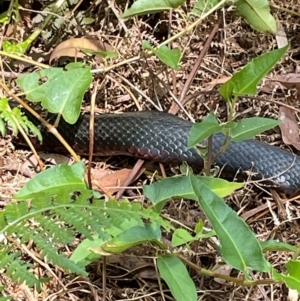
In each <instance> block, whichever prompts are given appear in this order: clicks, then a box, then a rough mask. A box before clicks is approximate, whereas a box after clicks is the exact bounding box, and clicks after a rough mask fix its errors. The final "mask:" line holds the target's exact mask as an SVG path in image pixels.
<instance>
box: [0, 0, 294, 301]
mask: <svg viewBox="0 0 300 301" xmlns="http://www.w3.org/2000/svg"><path fill="white" fill-rule="evenodd" d="M73 2H74V1H71V4H69V6H67V8H66V11H65V14H64V18H65V19H64V21H65V22H57V21H55V20H56V19H55V18H53V19H52V21H51V22H50V24H49V25H48V26H47V27H46V28H45V29H44V30H43V32H42V34H41V35H39V37H38V38H37V39H36V41H35V42H34V43H33V44H32V46H31V47H30V48H29V50H28V51H27V52H26V53H25V57H27V58H30V59H33V60H35V61H38V62H40V63H43V64H49V59H50V55H51V53H52V51H53V49H54V48H55V46H56V45H58V44H59V43H61V42H62V41H67V40H70V39H71V38H77V37H82V36H94V37H96V38H97V39H100V40H101V41H102V42H105V43H107V44H109V45H110V47H111V49H113V50H114V51H116V52H117V53H118V57H117V58H113V59H109V60H107V62H100V61H99V60H97V58H95V57H84V58H83V60H84V61H85V62H87V63H88V64H90V65H91V66H92V69H93V70H97V69H99V68H104V67H111V66H113V67H112V68H111V69H110V68H107V69H110V70H108V71H107V72H102V71H101V72H95V73H94V74H93V76H94V79H93V85H92V87H91V88H90V89H89V91H88V92H87V93H86V96H85V104H84V110H87V111H88V110H89V109H90V106H89V103H90V99H91V97H92V95H93V91H94V89H95V87H96V86H97V85H98V87H101V88H100V89H98V90H97V93H96V100H97V101H96V103H97V109H96V110H97V112H101V113H108V112H123V111H136V110H139V109H144V110H155V109H157V107H160V108H162V109H163V110H165V111H168V110H170V109H172V112H175V111H176V110H175V108H174V107H175V105H174V104H175V100H176V101H178V102H181V103H183V102H185V100H188V101H187V102H186V104H185V105H184V107H185V109H186V111H187V112H188V113H189V114H190V115H191V116H193V117H194V118H195V119H196V120H201V118H203V117H204V116H206V115H207V114H208V113H209V112H211V111H213V112H215V113H216V115H217V116H218V117H219V118H220V120H226V107H225V105H224V103H223V102H222V100H221V99H220V97H219V95H218V88H219V86H220V84H221V83H223V82H225V81H226V80H227V79H228V78H229V77H230V76H231V75H232V74H234V73H235V72H236V71H238V70H240V68H241V67H243V66H244V65H246V64H247V63H248V62H249V61H250V60H251V59H253V58H255V57H257V56H258V55H260V54H263V53H265V52H267V51H270V50H273V49H275V48H276V47H277V44H278V39H279V40H280V39H281V37H284V36H286V38H287V40H288V42H289V43H290V48H289V50H288V53H287V54H286V55H285V57H284V59H283V60H281V62H280V63H278V64H277V65H276V67H275V68H274V69H273V70H272V71H271V72H270V74H268V76H266V77H265V79H264V81H263V82H262V83H261V85H260V86H259V90H258V91H259V92H258V94H257V97H254V98H246V97H244V98H241V99H240V101H239V103H238V105H237V108H236V112H237V113H236V114H237V117H238V118H243V117H245V116H247V117H248V116H265V117H272V118H277V116H278V112H279V109H280V107H282V105H283V104H288V105H290V106H291V107H293V108H295V109H297V110H300V102H299V95H300V88H299V90H297V87H296V88H292V89H287V88H286V87H285V86H284V85H281V84H280V83H278V81H274V80H272V78H274V77H275V76H279V75H280V76H287V75H288V74H296V73H298V74H299V70H300V34H299V32H300V15H299V14H300V2H299V0H284V1H280V0H274V1H273V2H272V6H271V11H272V14H273V15H274V17H275V18H276V20H277V21H278V23H279V24H280V25H281V26H282V32H281V33H278V34H277V35H272V34H263V33H260V32H258V31H255V30H253V29H252V28H251V27H250V26H249V25H247V24H246V23H245V22H244V21H243V20H242V19H241V18H240V17H238V16H237V15H236V14H235V13H234V10H233V9H232V7H226V8H224V9H222V10H219V11H218V12H216V13H214V14H212V15H210V16H209V17H208V18H206V19H205V20H203V22H202V23H201V24H200V25H198V26H197V27H196V28H194V29H193V30H192V31H190V32H186V33H185V34H183V35H182V36H180V37H179V38H178V39H176V40H175V41H173V42H171V43H170V45H169V46H170V47H171V48H176V47H178V48H180V49H181V51H183V56H182V60H181V63H180V68H179V70H173V69H171V68H169V67H167V66H166V65H164V64H163V63H161V62H160V61H159V60H158V58H157V57H155V56H151V57H148V58H145V56H144V54H143V53H142V52H141V49H142V40H148V41H149V42H150V43H151V44H152V45H154V46H156V45H158V44H160V43H161V42H163V41H164V40H166V39H167V38H169V37H171V36H174V35H176V34H178V33H180V32H182V31H184V29H185V28H187V27H188V25H190V24H191V23H192V19H188V18H186V17H185V16H186V14H187V13H188V12H190V11H191V8H192V7H193V5H194V1H187V4H186V5H184V6H183V7H182V10H181V11H171V12H162V13H157V14H154V15H147V16H142V17H135V18H132V19H130V20H122V19H120V18H119V15H120V14H121V13H122V12H124V10H125V8H126V7H128V6H129V5H130V3H131V2H130V3H129V2H126V1H94V2H93V1H86V0H82V1H79V2H78V3H77V2H76V3H77V4H76V3H73ZM19 3H20V4H21V5H23V6H24V7H26V8H27V10H25V11H20V19H19V20H15V21H12V22H11V24H10V25H9V26H7V25H5V26H4V25H3V26H2V29H1V35H3V40H10V41H18V42H21V41H23V40H24V39H25V38H26V37H27V36H28V34H30V33H32V31H33V30H34V28H36V27H37V26H38V25H39V24H40V23H39V22H40V21H41V20H42V19H41V18H42V17H41V15H40V14H39V13H38V12H39V11H41V10H43V9H45V7H46V6H47V5H48V4H49V3H48V1H33V3H32V1H28V0H23V1H19ZM72 3H73V4H72ZM6 4H7V3H6ZM6 4H5V3H1V4H0V11H1V10H3V11H4V10H6V9H7V8H8V7H7V6H6ZM82 17H85V18H82ZM88 18H93V21H91V19H88ZM217 24H219V25H218V26H217ZM214 29H216V33H215V34H214V35H213V30H214ZM210 38H211V41H210V42H209V43H207V41H208V40H209V39H210ZM206 43H207V44H206ZM201 55H203V58H202V59H201V61H200V64H199V66H198V68H197V70H196V74H195V78H194V79H193V81H192V82H191V84H190V85H189V86H188V89H187V90H186V91H185V87H186V83H187V82H188V81H189V80H190V79H191V78H192V75H193V72H192V70H193V68H194V66H195V64H197V60H199V57H200V56H201ZM132 58H134V59H132ZM73 60H74V57H73V58H72V57H69V58H67V59H65V60H64V59H63V58H61V57H60V58H59V59H57V58H56V59H53V61H52V62H51V64H52V65H55V64H56V65H58V66H60V65H64V64H65V62H68V61H73ZM124 61H126V63H124ZM35 69H36V66H35V65H34V64H31V63H30V61H29V62H28V61H17V60H14V61H13V62H12V61H10V60H9V59H8V58H7V57H5V56H3V55H1V71H0V72H1V76H2V79H3V81H5V83H6V84H7V85H8V86H9V87H10V88H11V89H12V91H14V92H18V89H17V88H16V84H15V79H16V78H17V77H18V76H19V75H21V74H25V73H29V72H32V71H34V70H35ZM298 85H299V84H298ZM129 91H130V93H129ZM198 92H199V93H198ZM0 93H1V94H2V95H1V97H2V96H4V95H5V93H4V91H1V92H0ZM132 94H133V95H134V96H135V101H133V98H132ZM149 99H151V100H152V102H150V101H149ZM298 112H300V111H295V113H296V117H297V121H298V123H299V119H298ZM176 113H177V114H178V115H180V116H182V117H183V118H186V119H187V118H188V117H187V115H186V114H185V113H184V112H183V110H181V109H180V110H179V111H178V112H176ZM260 139H262V140H265V141H267V142H268V143H271V144H274V145H278V146H282V147H286V146H285V145H284V144H283V142H282V139H281V134H280V131H279V130H278V129H277V128H276V129H274V130H272V131H268V132H267V133H265V134H263V135H261V137H260ZM0 141H1V146H2V151H1V157H3V160H4V161H3V160H1V164H2V168H1V169H2V171H1V182H0V183H1V184H0V206H5V204H7V203H8V202H9V201H10V199H11V196H12V195H13V194H14V193H15V192H16V191H18V189H20V187H22V185H23V184H24V183H25V182H26V181H28V178H30V177H32V176H33V175H34V172H33V171H32V170H30V169H29V168H28V164H27V162H28V160H29V159H28V158H32V157H31V155H30V153H29V152H28V151H27V150H25V149H22V148H21V149H20V148H15V147H14V146H13V143H12V142H11V139H10V137H6V138H5V139H1V140H0ZM293 151H294V152H297V151H296V150H295V149H293ZM45 156H46V157H47V158H51V159H53V158H54V159H53V160H56V162H62V161H68V160H69V159H68V157H67V156H62V155H60V156H58V155H56V154H50V155H49V154H47V155H45ZM121 159H122V161H121V162H122V163H123V161H124V160H125V159H124V158H121ZM126 160H127V159H126ZM4 162H5V163H4ZM134 162H135V160H130V161H129V163H128V164H131V166H132V164H133V163H134ZM21 163H22V164H21ZM106 163H107V164H108V165H109V166H111V168H112V169H114V168H115V167H116V166H118V168H119V167H120V166H122V163H120V158H118V157H117V158H111V159H109V161H106ZM20 166H21V167H22V168H21V170H20ZM93 166H94V167H98V168H101V166H102V163H101V162H94V165H93ZM150 178H151V176H147V175H143V176H141V177H140V178H139V180H137V181H136V182H134V183H132V184H131V186H130V187H129V188H128V189H127V190H126V192H125V195H127V196H128V197H129V198H134V199H137V198H140V199H141V200H143V196H142V195H141V193H142V189H141V185H142V184H144V183H147V182H148V181H149V179H150ZM286 200H287V199H286V197H285V196H284V195H278V194H277V193H276V192H273V191H272V190H270V189H269V188H260V187H256V186H254V185H253V184H250V183H249V184H246V185H245V188H244V189H242V190H239V191H238V192H236V193H235V194H233V195H232V196H230V197H229V198H228V199H227V202H228V204H229V205H230V206H231V207H232V208H233V209H235V210H236V211H237V212H238V213H239V215H240V216H243V217H244V218H245V219H246V221H247V223H248V224H249V225H250V227H251V228H252V229H253V231H254V232H255V233H256V235H257V237H259V238H260V239H262V240H265V239H277V240H279V241H283V242H288V243H291V244H292V245H299V243H300V239H299V237H300V235H299V234H300V232H299V231H300V230H299V229H300V227H299V211H300V199H299V197H298V196H296V197H294V198H293V199H291V201H290V202H287V201H286ZM269 202H271V204H274V206H273V207H272V209H270V206H268V203H269ZM164 214H165V215H166V216H168V218H171V219H173V220H174V221H177V222H178V223H182V224H184V225H186V226H189V227H192V228H193V225H194V224H195V222H196V221H197V220H198V219H199V217H201V212H199V208H198V206H196V204H194V203H191V202H187V201H181V202H180V201H178V200H177V201H171V202H170V203H169V204H168V205H167V207H166V208H165V210H164ZM27 250H28V252H27V254H25V253H26V252H25V251H24V249H23V250H22V251H23V252H24V256H25V257H27V258H29V260H33V259H32V257H31V255H34V256H36V257H38V253H36V251H35V249H34V246H30V245H28V246H27ZM152 255H153V254H148V251H147V246H140V247H137V248H133V249H130V251H128V252H126V253H124V254H122V255H120V256H114V257H112V258H110V259H109V261H108V262H107V263H106V268H105V269H104V268H103V264H102V263H101V262H95V263H94V264H93V265H91V266H90V267H89V268H88V271H89V273H90V274H89V277H88V278H83V277H76V276H74V275H70V274H67V273H64V272H63V271H62V270H60V269H59V268H56V267H53V266H51V265H47V268H46V267H45V265H44V266H43V265H39V266H38V267H37V269H36V273H37V274H38V275H39V276H47V277H51V278H52V280H51V281H50V282H48V283H47V284H45V285H44V287H43V290H42V292H41V293H37V292H36V291H34V290H33V289H31V288H28V287H27V286H26V285H15V284H13V283H11V282H10V280H9V279H8V278H7V277H5V276H4V275H1V276H0V282H1V283H2V284H1V285H0V286H4V287H5V289H4V292H5V294H7V295H11V296H13V299H12V300H104V299H103V293H104V290H105V294H106V299H105V300H174V299H173V298H172V296H171V294H170V293H169V292H168V291H167V288H166V287H165V286H164V284H163V289H164V299H163V298H162V292H161V288H160V287H159V285H158V281H157V275H156V272H155V268H154V265H153V261H152V260H149V259H148V257H151V256H152ZM186 256H189V258H190V259H192V260H193V261H194V262H195V263H197V264H199V265H201V266H202V267H205V268H207V269H210V268H213V267H214V266H215V265H216V263H217V262H219V261H220V258H219V256H218V255H217V253H216V250H215V249H213V248H212V247H211V245H210V244H209V243H207V242H205V241H203V242H201V243H200V244H199V245H197V248H196V249H194V250H192V251H190V252H186ZM290 256H291V254H288V253H287V252H270V253H269V254H267V257H268V260H269V261H270V262H272V263H273V264H274V265H276V267H278V269H279V270H280V269H282V268H283V266H284V263H285V262H286V261H287V260H288V259H290ZM48 269H51V270H52V272H53V273H54V274H55V275H56V277H53V275H52V274H51V273H50V272H49V270H48ZM229 272H231V275H233V276H238V274H237V272H236V271H231V270H230V271H229ZM191 273H192V272H191ZM104 275H105V277H106V283H105V284H104V283H103V277H104ZM192 275H193V280H194V281H195V283H196V286H197V290H198V296H199V300H205V301H209V300H211V301H213V300H253V301H254V300H270V301H271V300H276V301H277V300H297V298H298V296H295V295H293V292H292V291H290V290H288V289H287V288H286V287H285V286H284V285H279V284H276V285H275V284H274V285H261V286H257V287H241V286H238V285H235V284H233V283H219V282H218V281H216V280H215V279H212V278H209V277H205V276H201V275H194V274H193V273H192ZM252 276H253V278H255V279H263V278H264V277H267V276H268V275H264V274H262V273H253V275H252Z"/></svg>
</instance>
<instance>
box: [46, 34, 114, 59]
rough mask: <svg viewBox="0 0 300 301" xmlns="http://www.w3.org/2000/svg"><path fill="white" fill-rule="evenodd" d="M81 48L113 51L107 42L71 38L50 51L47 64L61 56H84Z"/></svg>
mask: <svg viewBox="0 0 300 301" xmlns="http://www.w3.org/2000/svg"><path fill="white" fill-rule="evenodd" d="M82 50H90V51H114V49H113V47H112V46H110V45H109V44H107V43H103V42H101V41H99V40H98V39H96V38H91V37H89V38H72V39H69V40H66V41H63V42H61V43H60V44H58V45H57V46H56V47H55V49H54V50H53V51H52V53H51V55H50V59H49V64H51V62H52V60H54V59H56V58H59V57H62V56H69V57H76V58H83V57H84V56H86V54H85V53H84V52H82ZM96 58H98V60H99V61H100V62H102V61H103V60H102V57H101V56H98V55H97V56H96Z"/></svg>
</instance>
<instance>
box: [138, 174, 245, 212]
mask: <svg viewBox="0 0 300 301" xmlns="http://www.w3.org/2000/svg"><path fill="white" fill-rule="evenodd" d="M195 177H196V178H197V179H198V180H199V182H201V183H203V184H204V185H205V186H206V187H209V189H212V191H214V193H216V194H217V195H218V196H220V197H225V196H227V195H230V194H231V193H232V192H234V191H235V190H236V189H240V188H242V187H243V183H232V182H228V181H226V180H223V179H219V178H209V177H201V176H195ZM143 189H144V193H145V196H146V197H147V198H148V199H149V200H150V201H151V202H153V203H154V204H156V206H157V210H160V209H161V208H163V206H164V204H165V203H166V201H167V200H169V199H170V198H172V197H177V198H185V199H192V200H197V196H196V195H195V192H194V189H193V187H192V186H191V182H190V180H189V178H188V177H186V176H177V177H171V178H166V179H163V180H161V181H157V182H155V183H153V184H151V185H145V186H144V187H143Z"/></svg>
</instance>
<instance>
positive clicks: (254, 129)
mask: <svg viewBox="0 0 300 301" xmlns="http://www.w3.org/2000/svg"><path fill="white" fill-rule="evenodd" d="M279 123H280V121H279V120H275V119H270V118H264V117H252V118H244V119H241V120H239V121H237V126H236V127H234V128H233V129H231V130H230V136H231V138H232V140H234V141H242V140H245V139H251V138H253V137H255V136H256V135H258V134H260V133H261V132H264V131H267V130H270V129H272V128H274V127H275V126H276V125H278V124H279Z"/></svg>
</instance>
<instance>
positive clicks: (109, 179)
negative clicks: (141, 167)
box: [92, 168, 131, 193]
mask: <svg viewBox="0 0 300 301" xmlns="http://www.w3.org/2000/svg"><path fill="white" fill-rule="evenodd" d="M130 172H131V169H128V168H123V169H120V170H117V171H114V172H112V171H107V170H101V169H100V170H97V169H94V170H92V184H93V188H96V189H101V187H104V188H106V189H107V190H109V191H110V192H111V193H115V192H117V191H118V190H119V189H120V187H122V186H123V185H124V182H125V181H126V179H127V178H128V176H129V174H130Z"/></svg>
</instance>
